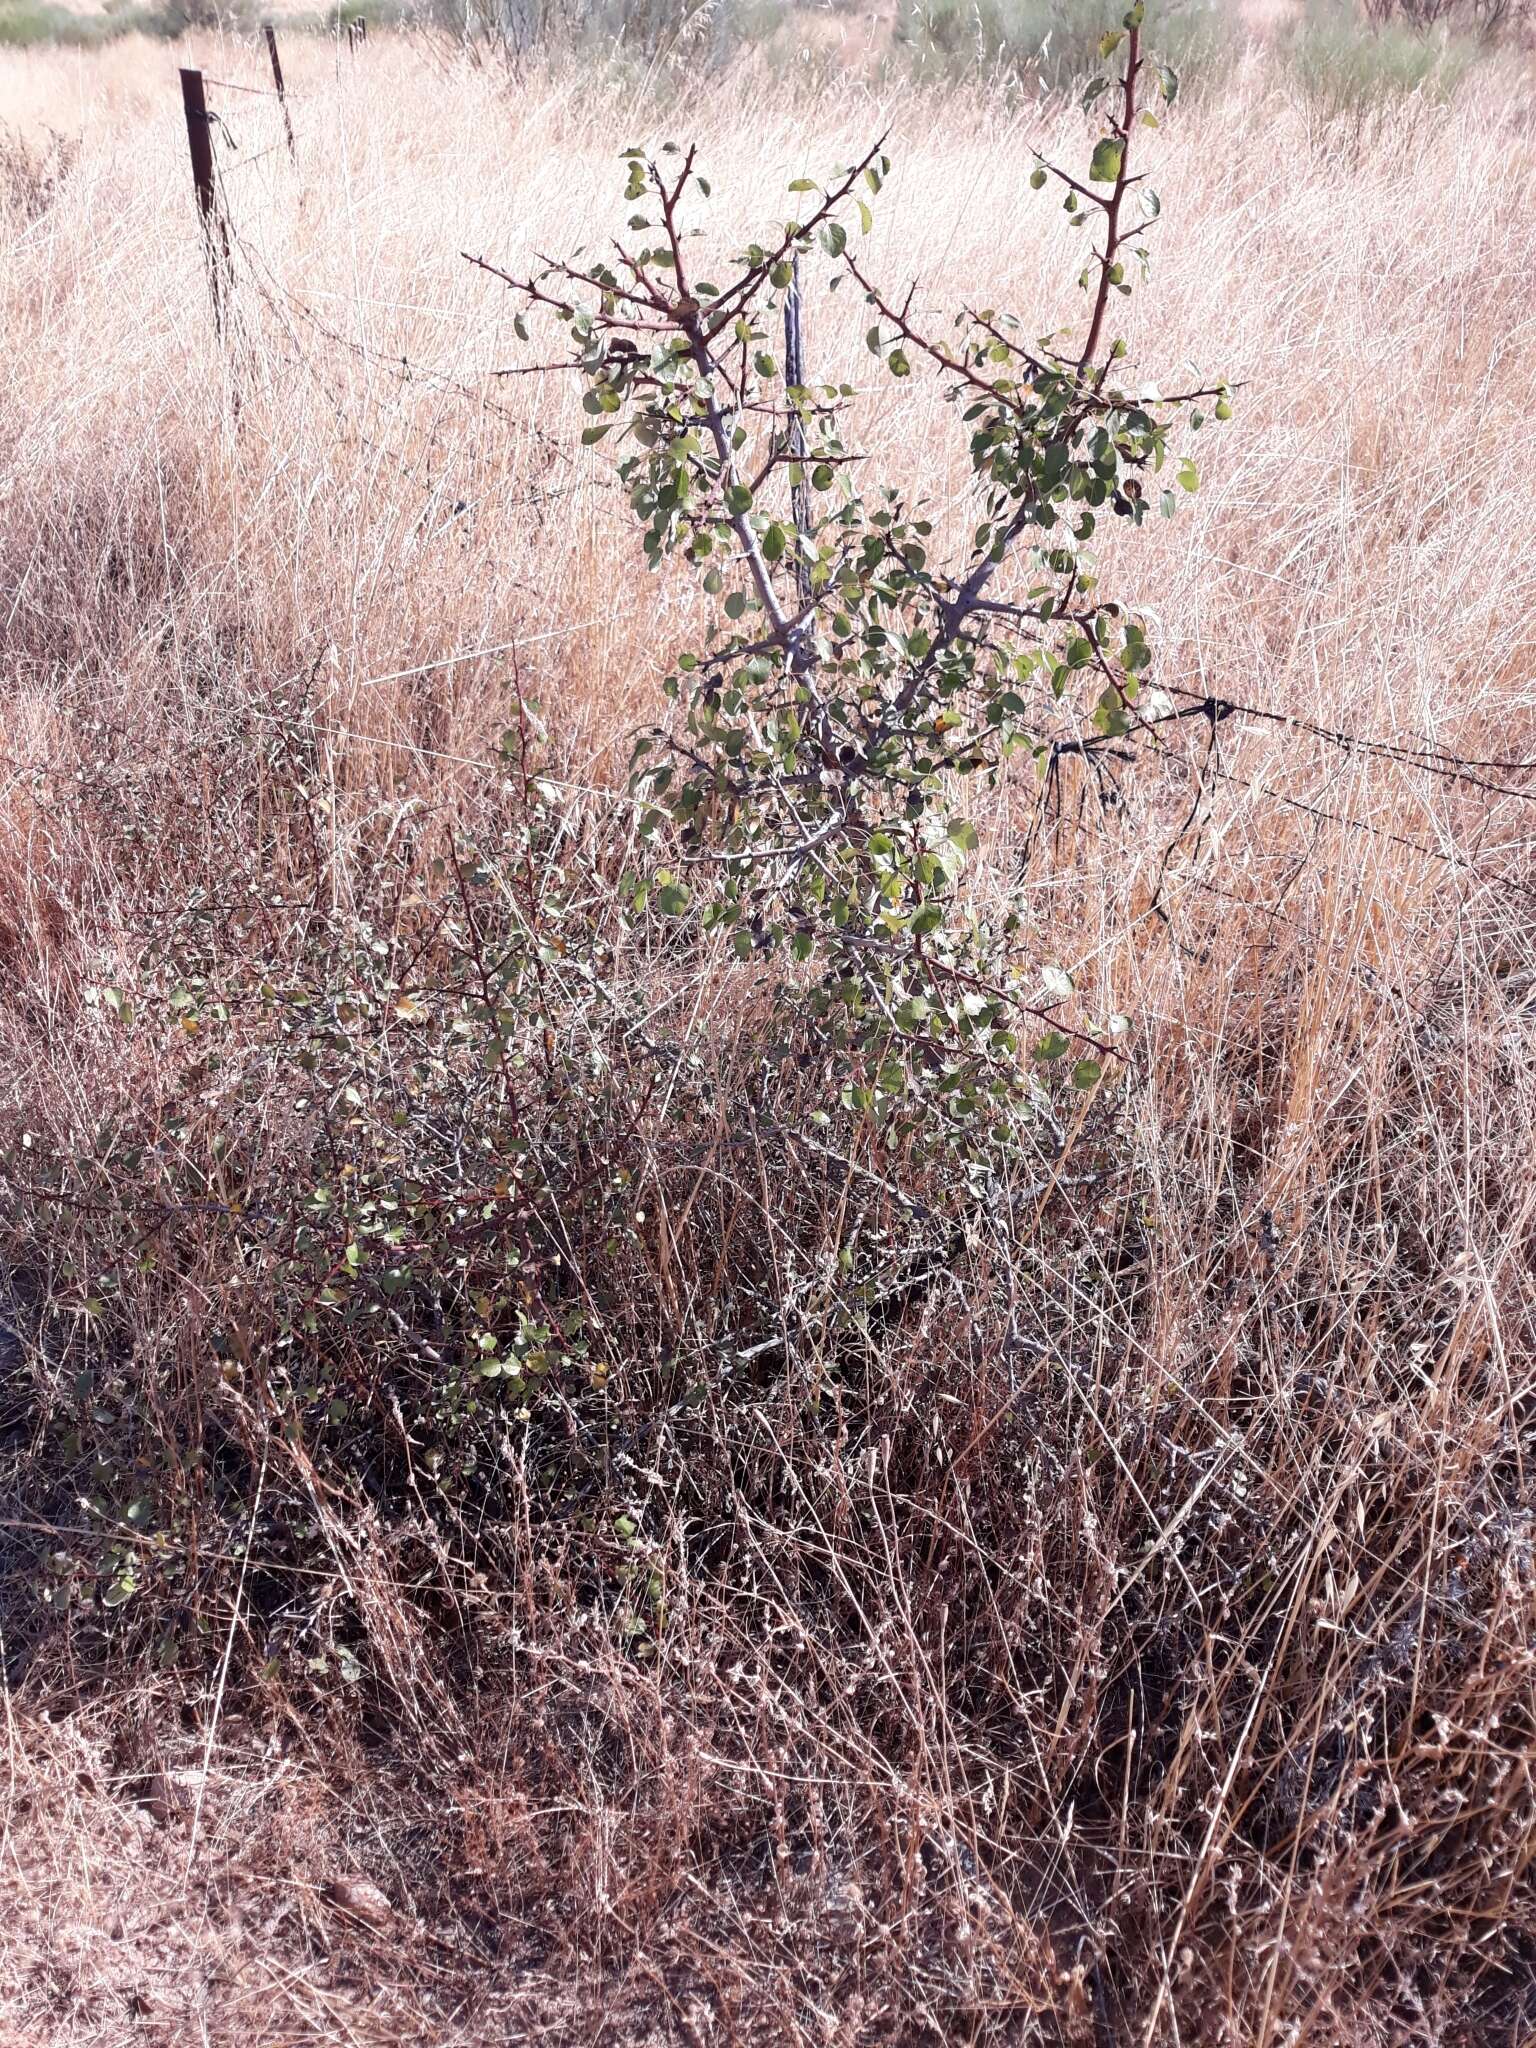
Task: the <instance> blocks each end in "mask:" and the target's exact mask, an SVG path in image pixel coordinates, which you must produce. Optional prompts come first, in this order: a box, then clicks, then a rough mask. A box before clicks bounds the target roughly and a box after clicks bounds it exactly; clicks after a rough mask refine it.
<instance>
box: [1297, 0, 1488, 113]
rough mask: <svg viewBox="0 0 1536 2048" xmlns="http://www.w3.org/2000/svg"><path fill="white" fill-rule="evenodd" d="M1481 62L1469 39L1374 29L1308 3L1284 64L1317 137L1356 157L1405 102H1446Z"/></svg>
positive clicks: (1343, 9) (1388, 25)
mask: <svg viewBox="0 0 1536 2048" xmlns="http://www.w3.org/2000/svg"><path fill="white" fill-rule="evenodd" d="M1478 55H1479V44H1478V42H1477V41H1475V40H1474V39H1473V38H1472V37H1471V36H1468V35H1455V34H1451V33H1448V32H1447V31H1446V30H1445V29H1443V28H1440V29H1436V30H1434V31H1432V32H1426V31H1425V30H1423V29H1421V28H1418V27H1415V26H1413V25H1412V24H1411V23H1409V22H1407V21H1405V20H1402V19H1398V20H1390V21H1382V22H1380V23H1379V25H1376V26H1369V25H1367V24H1366V23H1363V22H1362V21H1361V19H1360V17H1359V15H1357V14H1356V12H1355V10H1354V9H1353V7H1351V6H1349V5H1348V4H1347V0H1309V5H1308V8H1307V11H1306V13H1305V15H1304V16H1303V17H1302V18H1301V20H1300V21H1299V22H1298V23H1297V24H1296V25H1295V27H1294V28H1293V30H1292V32H1291V34H1290V36H1289V38H1288V39H1287V41H1286V42H1285V44H1284V46H1283V55H1282V62H1283V64H1284V66H1285V71H1286V75H1287V77H1288V79H1289V81H1290V84H1291V87H1292V89H1293V91H1294V92H1295V93H1296V95H1297V96H1298V98H1299V99H1300V101H1301V103H1302V105H1303V107H1304V108H1305V110H1306V113H1307V116H1308V120H1309V122H1310V123H1311V124H1312V125H1313V127H1314V130H1315V131H1316V132H1318V133H1319V134H1321V135H1323V136H1326V137H1327V138H1328V139H1329V140H1330V141H1331V142H1333V143H1335V144H1337V143H1339V142H1341V141H1342V142H1344V143H1345V144H1346V145H1347V146H1349V147H1351V148H1353V149H1355V150H1358V149H1360V148H1362V147H1364V146H1365V145H1366V143H1368V142H1369V141H1370V140H1371V138H1372V137H1374V136H1375V134H1376V133H1377V132H1378V131H1379V130H1380V128H1381V126H1382V124H1383V123H1384V122H1385V121H1386V120H1387V119H1389V118H1396V117H1397V116H1398V115H1399V114H1400V112H1401V110H1402V108H1403V104H1404V102H1405V101H1408V100H1411V99H1413V98H1417V99H1419V100H1420V101H1421V102H1422V103H1423V104H1426V105H1430V104H1434V103H1436V102H1444V101H1447V100H1449V99H1450V98H1451V97H1452V96H1453V95H1454V94H1455V92H1456V90H1457V88H1458V87H1459V86H1460V85H1461V83H1462V81H1463V80H1464V79H1465V77H1466V75H1467V73H1468V71H1469V70H1470V69H1471V67H1472V66H1473V64H1474V63H1475V62H1476V61H1477V58H1478Z"/></svg>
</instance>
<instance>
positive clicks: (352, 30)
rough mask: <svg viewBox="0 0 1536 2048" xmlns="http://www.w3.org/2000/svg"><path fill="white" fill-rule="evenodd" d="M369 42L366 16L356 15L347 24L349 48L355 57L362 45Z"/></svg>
mask: <svg viewBox="0 0 1536 2048" xmlns="http://www.w3.org/2000/svg"><path fill="white" fill-rule="evenodd" d="M367 40H368V21H367V17H366V16H365V15H361V14H358V15H354V16H353V18H352V19H351V20H350V21H349V22H348V23H347V48H348V49H349V50H350V51H351V52H352V53H353V55H354V56H355V55H356V54H357V51H358V48H359V47H360V45H362V44H364V43H366V42H367Z"/></svg>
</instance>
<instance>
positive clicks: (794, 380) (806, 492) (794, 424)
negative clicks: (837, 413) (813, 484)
mask: <svg viewBox="0 0 1536 2048" xmlns="http://www.w3.org/2000/svg"><path fill="white" fill-rule="evenodd" d="M801 317H802V308H801V299H800V258H799V257H798V256H794V257H792V258H791V259H790V275H789V290H788V291H787V292H786V293H785V294H784V383H785V387H786V388H785V396H786V399H787V400H788V403H789V407H790V415H789V453H790V460H791V461H792V462H794V463H796V464H798V465H799V468H800V478H799V481H798V482H794V481H791V483H790V486H789V504H790V516H791V519H792V520H793V523H794V528H795V595H796V596H797V598H798V599H799V603H800V609H801V611H805V610H807V609H808V608H809V605H810V602H811V595H812V593H811V565H810V562H809V561H808V560H807V559H806V549H807V548H808V547H809V545H810V534H811V492H810V486H809V485H808V484H807V482H806V480H805V425H804V422H803V421H802V419H801V417H800V408H799V405H798V404H797V402H796V400H795V398H794V395H793V394H794V393H795V392H796V391H798V390H802V389H803V388H804V385H805V337H804V334H803V333H802V331H801Z"/></svg>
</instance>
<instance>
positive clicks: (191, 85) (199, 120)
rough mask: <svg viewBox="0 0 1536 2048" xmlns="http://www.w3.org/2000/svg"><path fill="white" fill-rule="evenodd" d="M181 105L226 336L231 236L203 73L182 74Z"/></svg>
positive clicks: (217, 315) (216, 319)
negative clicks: (217, 181)
mask: <svg viewBox="0 0 1536 2048" xmlns="http://www.w3.org/2000/svg"><path fill="white" fill-rule="evenodd" d="M181 105H182V111H183V112H184V113H185V115H186V117H187V149H188V152H189V154H190V155H191V158H192V184H193V188H194V189H195V191H196V193H197V211H198V218H199V220H200V221H201V223H202V230H203V253H204V255H205V256H206V257H207V261H208V287H209V290H210V291H211V292H212V294H213V324H214V326H215V328H216V329H217V330H218V332H219V334H220V335H221V336H222V335H223V332H224V302H225V298H226V295H227V293H228V290H229V236H228V234H227V233H226V232H225V228H224V222H223V219H222V217H221V215H220V213H219V199H218V194H217V192H216V191H215V190H214V183H213V129H212V126H211V125H210V122H209V116H208V101H207V98H206V96H205V94H204V92H203V74H202V73H201V71H188V70H185V69H184V70H183V71H182V74H181Z"/></svg>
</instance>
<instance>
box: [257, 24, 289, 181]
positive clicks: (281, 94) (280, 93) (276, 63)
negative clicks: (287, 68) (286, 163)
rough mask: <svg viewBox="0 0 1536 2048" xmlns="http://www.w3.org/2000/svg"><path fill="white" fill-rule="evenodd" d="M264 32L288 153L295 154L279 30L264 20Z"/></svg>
mask: <svg viewBox="0 0 1536 2048" xmlns="http://www.w3.org/2000/svg"><path fill="white" fill-rule="evenodd" d="M261 32H262V34H263V35H264V36H265V37H266V39H267V55H268V57H269V58H270V59H271V60H272V83H273V84H274V85H275V86H276V87H277V103H278V105H279V106H280V107H281V108H282V110H283V133H284V134H285V135H286V136H287V138H288V154H289V156H290V157H291V156H293V122H292V120H291V119H290V118H289V114H288V94H287V92H286V91H285V90H284V87H283V60H282V58H281V57H279V56H278V54H277V31H276V30H275V29H274V28H273V26H272V24H271V22H270V21H268V22H263V24H262V30H261Z"/></svg>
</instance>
